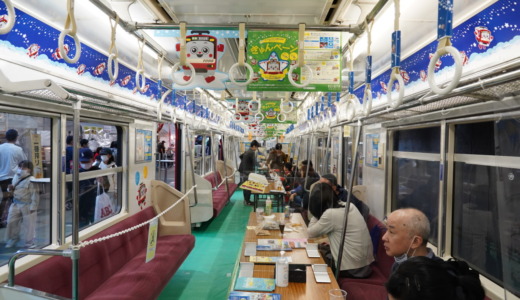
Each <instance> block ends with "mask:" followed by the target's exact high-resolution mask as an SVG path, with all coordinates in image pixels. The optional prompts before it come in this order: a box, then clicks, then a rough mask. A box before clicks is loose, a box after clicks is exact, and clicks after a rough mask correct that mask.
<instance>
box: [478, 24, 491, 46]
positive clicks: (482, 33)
mask: <svg viewBox="0 0 520 300" xmlns="http://www.w3.org/2000/svg"><path fill="white" fill-rule="evenodd" d="M475 39H476V40H477V42H478V48H479V49H486V48H487V47H489V44H491V42H492V41H493V39H494V37H493V35H492V34H491V30H489V29H487V27H485V26H477V27H475Z"/></svg>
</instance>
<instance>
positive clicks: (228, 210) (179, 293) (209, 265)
mask: <svg viewBox="0 0 520 300" xmlns="http://www.w3.org/2000/svg"><path fill="white" fill-rule="evenodd" d="M243 199H244V198H243V195H242V190H240V189H239V190H237V192H235V193H234V194H233V196H232V197H231V202H230V203H229V204H228V205H226V207H224V209H223V210H222V212H221V213H220V215H219V216H218V217H217V218H216V219H214V220H211V221H210V222H206V223H205V224H203V225H202V226H201V227H199V228H193V230H192V233H193V235H194V236H195V248H194V249H193V250H192V251H191V253H190V255H189V256H188V258H187V259H186V260H185V261H184V263H183V264H182V266H181V267H180V269H179V270H177V272H176V273H175V275H174V276H173V278H172V279H171V280H170V282H169V283H168V285H166V287H165V288H164V290H163V292H162V293H161V295H160V296H159V298H158V299H159V300H172V299H182V300H204V299H227V295H228V291H229V285H230V284H231V279H232V278H231V277H232V273H233V269H234V267H235V263H236V261H237V257H238V254H239V250H240V248H241V246H242V241H243V239H244V233H245V230H246V225H247V220H248V219H249V213H250V212H251V211H252V207H251V206H244V204H243Z"/></svg>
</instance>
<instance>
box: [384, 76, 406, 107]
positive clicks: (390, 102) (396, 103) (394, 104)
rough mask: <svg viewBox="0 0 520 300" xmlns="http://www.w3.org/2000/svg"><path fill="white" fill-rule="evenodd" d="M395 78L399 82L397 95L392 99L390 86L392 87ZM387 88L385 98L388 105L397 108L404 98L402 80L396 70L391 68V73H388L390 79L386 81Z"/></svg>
mask: <svg viewBox="0 0 520 300" xmlns="http://www.w3.org/2000/svg"><path fill="white" fill-rule="evenodd" d="M396 80H397V82H398V83H399V96H398V97H397V99H396V100H395V101H394V99H392V88H393V85H394V82H395V81H396ZM387 88H388V91H387V94H386V99H387V102H388V105H390V107H391V108H398V107H399V105H401V104H402V103H403V99H404V80H403V77H402V76H401V74H399V72H398V71H394V70H392V74H390V81H388V85H387Z"/></svg>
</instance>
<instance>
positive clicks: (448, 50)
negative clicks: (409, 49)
mask: <svg viewBox="0 0 520 300" xmlns="http://www.w3.org/2000/svg"><path fill="white" fill-rule="evenodd" d="M444 54H450V55H451V56H452V57H453V60H454V61H455V74H454V75H453V78H452V79H451V81H450V83H449V84H448V85H447V86H446V87H445V88H440V87H438V86H437V83H436V82H435V76H434V74H435V64H436V63H437V60H438V59H439V58H440V57H441V56H442V55H444ZM461 76H462V59H461V57H460V53H459V51H458V50H457V49H456V48H455V47H453V46H446V47H443V48H440V49H437V51H436V52H435V54H434V55H433V56H432V58H431V59H430V64H429V65H428V85H429V86H430V89H431V90H432V91H433V92H434V93H435V94H438V95H446V94H449V93H450V92H451V91H452V90H453V89H454V88H455V87H457V85H458V84H459V81H460V77H461Z"/></svg>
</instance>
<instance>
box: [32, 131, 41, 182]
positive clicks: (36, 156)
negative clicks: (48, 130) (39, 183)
mask: <svg viewBox="0 0 520 300" xmlns="http://www.w3.org/2000/svg"><path fill="white" fill-rule="evenodd" d="M40 139H41V137H40V135H39V134H37V133H33V134H31V153H32V155H31V161H32V163H33V164H34V170H33V175H34V177H36V178H42V177H43V166H42V149H41V142H40Z"/></svg>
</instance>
